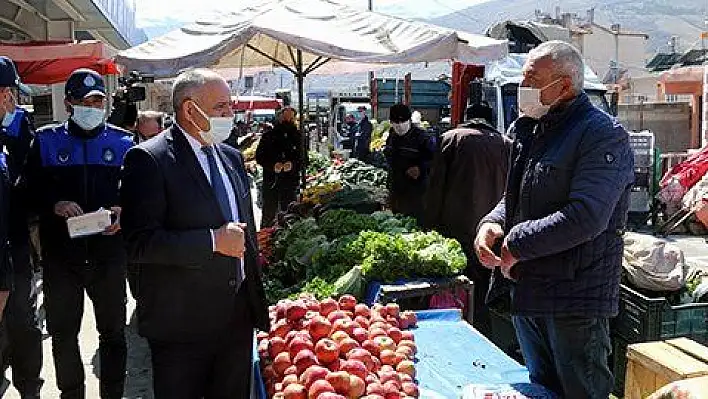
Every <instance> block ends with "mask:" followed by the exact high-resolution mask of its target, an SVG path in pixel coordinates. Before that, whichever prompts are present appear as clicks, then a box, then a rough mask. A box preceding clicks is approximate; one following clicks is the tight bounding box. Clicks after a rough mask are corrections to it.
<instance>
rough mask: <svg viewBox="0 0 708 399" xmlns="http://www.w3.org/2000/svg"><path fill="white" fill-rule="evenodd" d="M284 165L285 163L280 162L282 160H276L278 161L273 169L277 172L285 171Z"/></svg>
mask: <svg viewBox="0 0 708 399" xmlns="http://www.w3.org/2000/svg"><path fill="white" fill-rule="evenodd" d="M283 167H285V165H283V164H282V163H280V162H276V163H275V166H274V167H273V171H274V172H275V173H280V172H282V171H283Z"/></svg>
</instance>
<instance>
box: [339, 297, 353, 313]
mask: <svg viewBox="0 0 708 399" xmlns="http://www.w3.org/2000/svg"><path fill="white" fill-rule="evenodd" d="M355 307H356V298H354V297H353V296H352V295H342V296H341V297H340V298H339V308H340V309H342V310H348V311H352V312H353V311H354V309H355Z"/></svg>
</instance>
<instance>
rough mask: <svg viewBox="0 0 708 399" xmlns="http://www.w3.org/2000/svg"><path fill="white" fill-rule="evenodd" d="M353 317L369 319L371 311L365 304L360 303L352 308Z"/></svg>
mask: <svg viewBox="0 0 708 399" xmlns="http://www.w3.org/2000/svg"><path fill="white" fill-rule="evenodd" d="M354 315H356V316H361V317H365V318H369V317H371V310H369V307H368V306H366V305H365V304H363V303H360V304H358V305H356V306H354Z"/></svg>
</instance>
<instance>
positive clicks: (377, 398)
mask: <svg viewBox="0 0 708 399" xmlns="http://www.w3.org/2000/svg"><path fill="white" fill-rule="evenodd" d="M361 399H386V398H385V397H383V396H381V395H376V394H371V395H366V396H362V397H361Z"/></svg>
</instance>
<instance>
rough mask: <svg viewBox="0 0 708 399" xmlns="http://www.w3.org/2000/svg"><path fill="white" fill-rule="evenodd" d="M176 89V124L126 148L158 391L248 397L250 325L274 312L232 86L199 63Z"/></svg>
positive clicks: (128, 209)
mask: <svg viewBox="0 0 708 399" xmlns="http://www.w3.org/2000/svg"><path fill="white" fill-rule="evenodd" d="M172 99H173V106H174V110H175V116H176V121H175V125H174V126H173V127H172V128H171V129H169V130H166V131H164V132H162V133H161V134H160V135H158V136H157V137H155V138H153V139H152V140H149V141H146V142H144V143H142V144H140V145H139V146H137V147H135V149H133V150H131V151H130V152H129V153H128V154H127V155H126V159H125V169H124V175H123V181H122V187H121V201H122V205H123V214H122V226H123V230H124V234H125V237H126V240H127V244H128V251H129V255H130V258H131V262H132V263H133V264H134V265H136V266H137V267H138V270H137V273H136V274H137V293H136V295H137V303H138V325H139V330H140V334H141V335H143V336H144V337H146V338H147V339H148V341H149V344H150V349H151V352H152V365H153V370H154V380H153V386H154V392H155V397H156V398H157V399H161V398H167V399H180V398H184V399H195V398H202V397H204V398H247V397H249V396H250V385H249V384H250V376H251V363H252V361H251V360H252V345H253V329H254V328H260V329H264V330H267V329H268V314H267V309H266V303H265V295H264V291H263V284H262V281H261V275H260V270H259V269H258V267H257V264H256V255H257V247H256V239H255V238H256V235H255V222H254V219H253V210H252V205H251V197H250V191H249V189H248V187H249V185H248V177H247V175H246V171H245V168H244V164H243V159H242V157H241V154H240V153H239V152H238V151H236V150H235V149H233V148H232V147H230V146H228V145H226V144H222V142H223V141H224V140H225V139H226V138H227V137H228V136H229V134H230V131H231V123H232V120H233V113H232V110H231V107H230V95H229V86H228V85H227V83H226V81H225V80H224V79H223V78H221V77H220V76H219V75H217V74H216V73H214V72H211V71H208V70H191V71H188V72H185V73H183V74H181V75H180V76H179V77H178V78H177V80H176V81H175V83H174V86H173V90H172Z"/></svg>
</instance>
